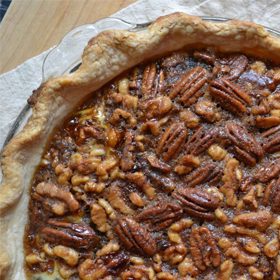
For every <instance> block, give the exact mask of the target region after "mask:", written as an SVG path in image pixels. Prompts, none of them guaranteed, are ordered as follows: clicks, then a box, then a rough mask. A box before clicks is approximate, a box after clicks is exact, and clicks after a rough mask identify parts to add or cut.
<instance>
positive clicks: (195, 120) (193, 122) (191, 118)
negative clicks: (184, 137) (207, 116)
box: [180, 110, 199, 128]
mask: <svg viewBox="0 0 280 280" xmlns="http://www.w3.org/2000/svg"><path fill="white" fill-rule="evenodd" d="M180 119H181V120H182V121H183V122H184V123H185V126H186V127H188V128H195V127H197V126H198V125H199V117H198V116H197V115H196V114H195V113H193V112H192V111H190V110H184V111H181V112H180Z"/></svg>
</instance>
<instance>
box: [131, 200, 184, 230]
mask: <svg viewBox="0 0 280 280" xmlns="http://www.w3.org/2000/svg"><path fill="white" fill-rule="evenodd" d="M182 213H183V210H182V208H181V207H180V206H179V205H177V204H174V203H165V204H159V205H157V206H154V207H151V208H147V209H145V210H143V211H142V212H141V213H140V214H138V215H137V216H136V220H137V221H139V222H147V223H149V224H150V225H151V227H152V228H153V229H154V230H162V229H164V228H167V227H168V226H170V225H171V224H172V223H173V222H175V221H177V220H179V219H180V218H181V214H182Z"/></svg>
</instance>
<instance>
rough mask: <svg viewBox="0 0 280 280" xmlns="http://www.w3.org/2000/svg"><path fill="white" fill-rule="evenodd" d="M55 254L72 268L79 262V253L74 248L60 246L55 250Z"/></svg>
mask: <svg viewBox="0 0 280 280" xmlns="http://www.w3.org/2000/svg"><path fill="white" fill-rule="evenodd" d="M53 252H54V254H55V255H56V256H57V257H60V258H62V259H63V260H64V261H65V262H66V263H67V264H68V265H70V266H76V265H77V263H78V261H79V254H78V252H77V251H75V250H74V249H72V248H69V247H66V246H62V245H58V246H55V247H54V248H53Z"/></svg>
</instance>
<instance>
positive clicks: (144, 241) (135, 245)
mask: <svg viewBox="0 0 280 280" xmlns="http://www.w3.org/2000/svg"><path fill="white" fill-rule="evenodd" d="M115 232H116V233H117V235H118V236H119V238H120V240H121V241H122V243H123V244H124V246H125V247H126V249H127V250H129V251H135V252H137V253H139V254H142V255H148V256H153V255H154V254H155V253H156V251H157V248H156V242H155V240H154V239H153V238H152V236H151V235H150V233H149V232H148V230H147V229H146V228H145V227H143V226H142V225H140V224H138V223H137V222H135V221H134V220H132V219H130V218H123V219H119V220H118V221H117V225H116V227H115Z"/></svg>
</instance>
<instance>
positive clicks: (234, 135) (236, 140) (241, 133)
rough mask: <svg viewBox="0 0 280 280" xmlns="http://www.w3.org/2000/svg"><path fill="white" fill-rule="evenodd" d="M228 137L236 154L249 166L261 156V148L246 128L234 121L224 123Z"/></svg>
mask: <svg viewBox="0 0 280 280" xmlns="http://www.w3.org/2000/svg"><path fill="white" fill-rule="evenodd" d="M226 133H227V137H228V139H229V140H230V141H231V142H232V144H233V145H234V146H233V150H234V153H235V154H236V156H237V157H238V158H239V159H240V160H242V161H243V162H245V163H246V164H248V165H250V166H254V165H255V164H256V162H257V160H259V159H261V158H262V157H263V149H262V147H261V145H260V144H259V143H258V142H257V140H256V139H255V137H254V136H253V135H252V134H251V133H249V132H248V130H247V129H246V128H245V127H244V126H241V125H238V124H236V123H228V124H227V125H226Z"/></svg>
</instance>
